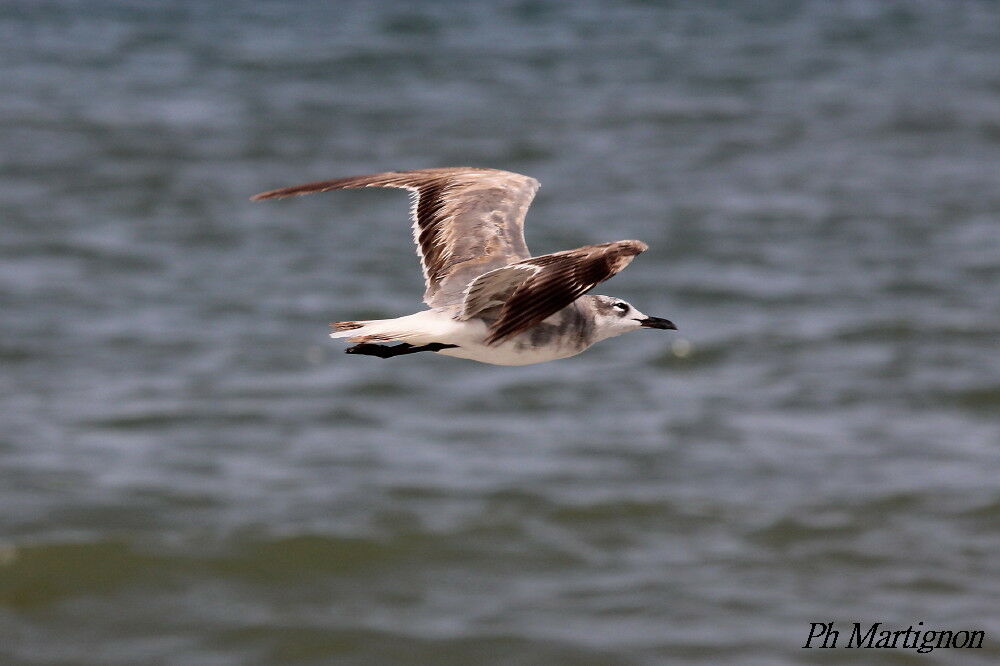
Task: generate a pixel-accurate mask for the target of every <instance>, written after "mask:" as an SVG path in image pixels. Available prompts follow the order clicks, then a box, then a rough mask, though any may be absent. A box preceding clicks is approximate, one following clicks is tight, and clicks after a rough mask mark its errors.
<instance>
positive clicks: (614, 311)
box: [593, 296, 677, 340]
mask: <svg viewBox="0 0 1000 666" xmlns="http://www.w3.org/2000/svg"><path fill="white" fill-rule="evenodd" d="M593 298H594V311H595V314H596V320H595V323H596V324H597V337H598V338H599V339H601V340H605V339H607V338H613V337H615V336H616V335H621V334H622V333H628V332H629V331H636V330H638V329H640V328H659V329H663V330H669V331H676V330H677V327H676V326H674V323H673V322H672V321H668V320H666V319H661V318H660V317H650V316H649V315H646V314H643V313H642V312H639V310H637V309H636V308H635V307H634V306H633V305H632V304H631V303H629V302H628V301H625V300H623V299H621V298H615V297H614V296H594V297H593Z"/></svg>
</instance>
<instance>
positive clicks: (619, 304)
mask: <svg viewBox="0 0 1000 666" xmlns="http://www.w3.org/2000/svg"><path fill="white" fill-rule="evenodd" d="M611 307H613V308H614V309H615V310H618V312H620V313H621V314H625V313H626V312H628V303H623V302H622V301H618V302H617V303H615V304H614V305H612V306H611Z"/></svg>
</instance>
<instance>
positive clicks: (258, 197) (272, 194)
mask: <svg viewBox="0 0 1000 666" xmlns="http://www.w3.org/2000/svg"><path fill="white" fill-rule="evenodd" d="M284 196H287V195H286V194H284V193H283V191H282V190H269V191H267V192H259V193H258V194H255V195H253V196H252V197H250V201H267V200H269V199H281V198H282V197H284Z"/></svg>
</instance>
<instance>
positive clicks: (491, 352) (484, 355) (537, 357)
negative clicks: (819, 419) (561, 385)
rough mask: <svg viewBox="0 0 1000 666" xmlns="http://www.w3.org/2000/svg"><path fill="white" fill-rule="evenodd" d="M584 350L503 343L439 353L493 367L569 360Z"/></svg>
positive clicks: (476, 345) (476, 344) (463, 346)
mask: <svg viewBox="0 0 1000 666" xmlns="http://www.w3.org/2000/svg"><path fill="white" fill-rule="evenodd" d="M582 351H583V349H571V348H568V347H529V346H522V345H518V344H517V343H516V338H515V341H511V342H503V343H501V344H498V345H493V346H489V347H488V346H486V345H484V344H480V343H473V344H465V345H460V346H458V347H451V348H449V349H442V350H441V351H439V352H438V354H441V355H442V356H454V357H456V358H467V359H471V360H473V361H479V362H480V363H492V364H493V365H531V364H532V363H545V362H546V361H555V360H556V359H560V358H568V357H570V356H575V355H577V354H579V353H580V352H582Z"/></svg>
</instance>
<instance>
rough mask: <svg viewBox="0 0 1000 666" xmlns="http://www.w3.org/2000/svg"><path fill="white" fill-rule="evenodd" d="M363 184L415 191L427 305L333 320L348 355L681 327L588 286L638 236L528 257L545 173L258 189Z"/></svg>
mask: <svg viewBox="0 0 1000 666" xmlns="http://www.w3.org/2000/svg"><path fill="white" fill-rule="evenodd" d="M360 187H395V188H402V189H405V190H409V192H410V194H411V204H412V205H411V209H410V213H411V217H412V218H413V240H414V242H415V243H416V244H417V255H418V256H419V257H420V266H421V268H422V269H423V272H424V281H425V283H426V286H427V289H426V291H425V292H424V303H426V304H427V305H428V306H429V309H427V310H423V311H421V312H417V313H415V314H411V315H407V316H405V317H397V318H396V319H373V320H368V321H339V322H335V323H333V324H331V326H332V327H333V333H331V334H330V337H331V338H346V339H347V341H348V342H353V343H357V344H355V345H354V346H353V347H349V348H348V349H347V350H346V351H347V353H348V354H365V355H368V356H377V357H379V358H391V357H393V356H400V355H402V354H414V353H416V352H422V351H429V352H437V353H439V354H444V355H446V356H456V357H458V358H468V359H472V360H474V361H480V362H482V363H493V364H496V365H528V364H531V363H542V362H545V361H552V360H555V359H560V358H566V357H568V356H574V355H576V354H579V353H580V352H582V351H583V350H584V349H587V348H588V347H590V346H591V345H593V344H594V343H596V342H600V341H601V340H605V339H607V338H612V337H615V336H616V335H621V334H622V333H627V332H629V331H634V330H637V329H640V328H659V329H672V330H676V328H677V327H676V326H674V325H673V323H672V322H670V321H668V320H666V319H660V318H659V317H647V316H646V315H644V314H643V313H641V312H639V311H638V310H636V309H635V308H634V307H632V306H631V305H630V304H629V303H626V302H625V301H623V300H622V299H620V298H615V297H612V296H595V295H585V294H587V292H588V291H590V290H591V289H593V288H594V287H595V286H597V285H598V284H599V283H601V282H604V281H605V280H607V279H608V278H610V277H612V276H613V275H615V274H616V273H617V272H618V271H620V270H622V269H623V268H625V267H626V266H628V265H629V263H631V261H632V259H633V258H635V256H636V255H637V254H639V253H641V252H644V251H645V250H646V249H647V247H648V246H647V245H646V244H645V243H643V242H642V241H637V240H621V241H614V242H611V243H599V244H597V245H585V246H583V247H580V248H577V249H575V250H565V251H563V252H553V253H552V254H544V255H541V256H538V257H532V256H531V254H530V253H529V252H528V247H527V245H525V243H524V216H525V214H526V213H527V211H528V206H529V205H531V200H532V199H534V197H535V192H536V191H538V181H537V180H535V179H534V178H529V177H528V176H522V175H520V174H516V173H511V172H509V171H498V170H496V169H480V168H473V167H456V168H444V169H418V170H414V171H390V172H387V173H377V174H372V175H368V176H355V177H351V178H338V179H336V180H325V181H320V182H316V183H307V184H305V185H296V186H294V187H285V188H282V189H278V190H271V191H270V192H263V193H261V194H258V195H256V196H254V197H252V199H253V200H254V201H260V200H264V199H281V198H283V197H290V196H295V195H300V194H311V193H313V192H326V191H328V190H345V189H353V188H360ZM387 343H399V344H395V345H389V344H387Z"/></svg>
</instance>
